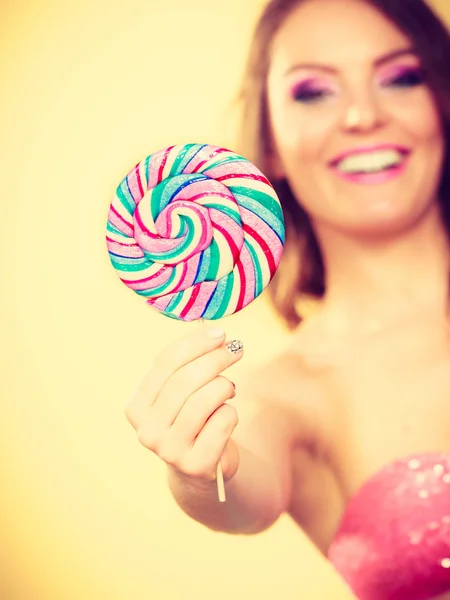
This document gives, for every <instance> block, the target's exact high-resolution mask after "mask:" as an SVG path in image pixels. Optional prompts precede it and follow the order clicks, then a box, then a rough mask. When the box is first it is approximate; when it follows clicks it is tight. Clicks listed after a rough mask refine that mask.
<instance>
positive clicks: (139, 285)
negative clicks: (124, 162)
mask: <svg viewBox="0 0 450 600" xmlns="http://www.w3.org/2000/svg"><path fill="white" fill-rule="evenodd" d="M283 244H284V220H283V214H282V210H281V206H280V203H279V200H278V198H277V196H276V194H275V191H274V190H273V188H272V186H271V185H270V183H269V181H268V180H267V179H266V178H265V177H264V175H263V174H262V173H261V172H260V171H259V170H258V169H257V168H256V167H255V166H254V165H252V164H251V163H250V162H249V161H247V160H246V159H244V158H242V157H240V156H238V155H236V154H234V153H233V152H230V151H228V150H225V149H223V148H218V147H215V146H210V145H199V144H187V145H184V146H173V147H170V148H167V149H164V150H161V151H159V152H156V153H154V154H152V155H150V156H148V157H147V158H146V159H145V160H143V161H141V162H140V163H138V164H137V165H136V166H135V167H134V168H133V169H132V170H131V171H130V172H129V173H128V175H127V176H126V177H125V178H124V179H123V181H122V182H121V183H120V185H119V187H118V188H117V192H116V196H115V198H114V200H113V202H112V203H111V206H110V210H109V215H108V223H107V245H108V251H109V254H110V259H111V263H112V265H113V266H114V268H115V269H116V270H117V272H118V273H119V276H120V279H121V280H122V281H123V283H125V285H127V286H128V287H130V288H131V289H132V290H134V291H135V292H136V293H137V294H139V295H142V296H144V297H145V298H147V302H148V303H149V304H150V305H151V306H154V307H155V308H157V309H158V310H159V311H160V312H161V313H163V314H165V315H167V316H169V317H172V318H176V319H179V320H184V321H193V320H198V319H209V320H215V319H219V318H221V317H224V316H227V315H230V314H232V313H235V312H238V311H239V310H241V309H243V308H244V307H245V306H247V305H248V304H249V303H250V302H252V300H254V299H255V298H256V297H258V296H259V295H260V294H261V292H262V291H263V290H264V288H265V287H266V286H267V285H268V283H269V282H270V280H271V279H272V277H273V275H274V273H275V271H276V269H277V267H278V264H279V262H280V259H281V255H282V252H283ZM221 342H222V345H223V340H222V341H221ZM229 350H231V354H232V355H233V353H234V351H235V350H238V354H239V350H240V347H239V344H238V343H236V344H235V345H233V343H231V346H230V345H229ZM217 351H218V350H216V352H217ZM194 358H196V357H193V358H190V359H189V361H188V363H187V364H183V361H181V363H182V364H181V365H180V364H179V363H177V364H173V365H172V368H173V369H175V370H176V372H175V374H176V373H177V372H179V371H183V369H182V367H184V370H186V367H187V366H188V365H189V364H190V361H191V360H193V359H194ZM175 362H176V361H175ZM225 362H226V361H225ZM227 366H229V365H226V364H224V366H223V368H226V367H227ZM222 370H223V369H222ZM173 376H175V375H173ZM213 376H214V373H211V377H213ZM172 379H173V377H172ZM216 380H219V381H222V380H225V381H227V380H226V379H225V378H224V377H222V378H221V379H219V377H218V376H215V377H213V379H212V380H208V381H206V382H204V383H203V386H205V385H207V384H208V385H210V384H211V383H212V382H213V381H216ZM169 383H170V378H169V379H168V380H167V381H158V383H157V384H156V385H155V386H151V387H152V388H154V389H153V395H154V398H153V404H152V408H155V407H156V406H157V405H161V404H162V402H161V401H160V399H161V397H162V396H163V395H164V394H162V393H161V386H162V387H167V386H168V385H169ZM197 384H198V385H200V384H201V382H197ZM158 385H159V387H158ZM215 385H216V386H218V384H217V383H216V384H215ZM188 388H189V385H188ZM223 388H225V385H224V384H223V383H222V391H221V393H219V394H218V396H217V393H216V396H215V397H216V398H218V399H219V401H220V403H219V405H218V406H216V407H215V408H214V406H215V404H214V403H213V407H212V408H213V409H214V410H213V412H212V413H211V414H210V418H211V417H212V416H213V415H214V414H219V413H220V412H222V414H223V413H224V412H225V410H226V409H225V408H224V407H225V406H227V407H228V408H230V409H231V407H229V406H228V405H225V404H224V403H226V400H227V399H229V398H230V397H232V396H230V395H229V394H230V389H229V388H228V393H227V394H226V393H225V392H224V389H223ZM192 392H193V393H194V392H195V390H192ZM232 394H233V395H234V391H233V392H232ZM225 396H228V397H225ZM166 397H167V396H166ZM190 399H191V398H190V397H189V398H186V399H184V400H182V401H181V406H180V405H178V406H177V407H174V408H173V411H174V414H173V415H172V416H171V419H173V421H172V422H171V423H170V424H169V422H170V419H168V416H169V415H168V414H167V415H166V421H165V426H166V432H167V428H169V427H171V428H172V429H173V428H175V425H176V423H177V420H179V419H180V418H181V417H182V414H183V412H187V406H188V401H189V400H190ZM168 402H169V401H168V400H167V401H166V407H167V405H168ZM178 402H179V403H180V400H179V401H178ZM219 409H220V410H219ZM177 411H178V412H177ZM157 412H158V411H157ZM159 412H160V411H159ZM175 413H176V414H175ZM131 418H132V420H134V421H135V422H137V419H136V417H131ZM162 420H163V421H164V419H162ZM234 425H235V424H234ZM232 429H234V426H233V427H232ZM198 435H199V432H197V436H198ZM229 435H231V432H230V434H229ZM197 436H196V437H197ZM151 437H152V440H151V442H152V443H151V444H150V446H151V449H153V450H154V451H156V453H157V454H161V453H160V452H158V448H157V446H160V443H158V440H156V439H153V438H158V434H156V433H154V434H153V436H151ZM228 437H229V436H228ZM166 438H167V436H166ZM158 439H159V438H158ZM160 441H161V440H160V439H159V442H160ZM230 442H231V440H230ZM146 445H148V444H146ZM161 457H162V456H161ZM171 458H172V462H173V460H174V459H173V457H171ZM166 462H169V461H166ZM177 462H178V463H179V462H180V460H179V457H178V459H177ZM217 467H218V473H217V484H218V488H219V496H220V499H221V500H224V490H223V479H222V474H221V470H220V460H219V462H218V463H217Z"/></svg>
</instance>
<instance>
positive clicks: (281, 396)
mask: <svg viewBox="0 0 450 600" xmlns="http://www.w3.org/2000/svg"><path fill="white" fill-rule="evenodd" d="M233 404H235V406H236V408H237V410H238V414H239V425H238V427H237V430H236V436H237V437H238V438H239V440H240V441H241V442H242V443H244V444H245V441H246V439H248V438H249V436H252V437H255V436H258V437H259V438H262V439H263V438H264V439H266V440H268V439H269V438H270V442H269V445H275V444H277V446H278V447H279V448H281V446H283V447H284V448H289V449H290V451H293V450H294V448H297V447H299V446H303V447H304V448H307V449H309V450H311V451H315V449H316V447H317V446H318V445H319V443H320V438H321V437H322V431H321V430H322V428H323V427H324V418H325V417H326V414H327V412H326V410H325V408H324V400H323V398H322V394H321V393H320V386H319V387H318V386H317V385H316V382H315V377H314V376H311V373H310V371H309V370H308V368H306V367H305V366H304V364H303V363H302V360H301V356H299V355H298V354H297V353H296V352H295V350H294V349H293V348H291V347H290V346H288V347H287V348H285V349H283V351H281V352H280V353H278V354H277V355H276V356H274V357H272V358H271V359H270V360H269V361H267V362H266V363H264V364H262V365H259V366H257V367H256V368H253V369H252V370H251V371H250V372H247V373H246V374H245V375H243V376H241V377H240V378H239V379H238V381H237V396H236V399H235V400H234V402H233Z"/></svg>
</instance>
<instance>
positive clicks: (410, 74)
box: [383, 68, 425, 88]
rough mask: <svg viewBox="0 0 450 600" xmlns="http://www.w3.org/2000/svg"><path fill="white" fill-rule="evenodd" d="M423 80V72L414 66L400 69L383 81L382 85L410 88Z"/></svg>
mask: <svg viewBox="0 0 450 600" xmlns="http://www.w3.org/2000/svg"><path fill="white" fill-rule="evenodd" d="M424 82H425V73H424V71H423V69H420V68H414V69H405V70H402V71H400V72H399V73H398V74H397V75H395V76H394V77H391V78H389V79H388V80H387V81H385V82H384V83H383V85H385V86H390V87H397V88H410V87H416V86H418V85H422V84H423V83H424Z"/></svg>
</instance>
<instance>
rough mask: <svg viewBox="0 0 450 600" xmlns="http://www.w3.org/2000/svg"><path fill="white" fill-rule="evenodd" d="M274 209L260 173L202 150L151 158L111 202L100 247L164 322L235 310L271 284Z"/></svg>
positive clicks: (278, 221)
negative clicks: (103, 240) (104, 247)
mask: <svg viewBox="0 0 450 600" xmlns="http://www.w3.org/2000/svg"><path fill="white" fill-rule="evenodd" d="M284 235H285V230H284V220H283V213H282V210H281V206H280V202H279V200H278V198H277V196H276V194H275V191H274V190H273V188H272V186H271V185H270V183H269V181H268V180H267V179H266V178H265V177H264V175H263V174H262V173H261V172H260V171H259V170H258V169H257V168H256V167H255V166H254V165H253V164H251V163H250V162H249V161H247V160H246V159H244V158H243V157H241V156H238V155H237V154H235V153H233V152H231V151H229V150H226V149H224V148H219V147H216V146H211V145H200V144H186V145H180V146H172V147H170V148H166V149H164V150H161V151H159V152H155V153H154V154H151V155H150V156H148V157H147V158H146V159H144V160H143V161H141V162H140V163H138V164H137V165H136V166H135V167H134V168H133V169H132V170H131V171H130V172H129V173H128V175H127V176H126V177H125V178H124V179H123V180H122V182H121V183H120V185H119V186H118V188H117V190H116V195H115V197H114V199H113V201H112V203H111V205H110V208H109V213H108V222H107V234H106V240H107V248H108V252H109V256H110V260H111V263H112V265H113V267H114V268H115V269H116V271H117V272H118V274H119V277H120V279H121V280H122V282H123V283H124V284H125V285H127V286H128V287H129V288H130V289H132V290H134V291H135V292H136V293H137V294H140V295H141V296H143V297H145V298H146V299H147V302H148V304H150V305H152V306H154V307H155V308H157V309H158V310H159V311H161V312H162V313H164V314H165V315H167V316H170V317H173V318H176V319H181V320H184V321H193V320H195V319H200V318H204V319H218V318H221V317H224V316H227V315H230V314H232V313H235V312H238V311H239V310H241V309H242V308H244V307H245V306H247V305H248V304H249V303H250V302H251V301H252V300H254V299H255V298H256V297H257V296H259V294H261V292H262V291H263V289H264V288H265V287H266V286H267V284H268V283H269V282H270V280H271V279H272V277H273V275H274V273H275V271H276V269H277V267H278V264H279V262H280V259H281V256H282V253H283V246H284Z"/></svg>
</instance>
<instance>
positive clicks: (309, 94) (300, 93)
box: [291, 81, 333, 104]
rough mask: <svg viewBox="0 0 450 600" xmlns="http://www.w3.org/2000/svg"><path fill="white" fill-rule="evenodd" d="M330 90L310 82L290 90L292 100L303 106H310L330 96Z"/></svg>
mask: <svg viewBox="0 0 450 600" xmlns="http://www.w3.org/2000/svg"><path fill="white" fill-rule="evenodd" d="M332 93H333V92H332V90H330V89H328V88H325V87H321V86H320V85H318V84H315V83H312V82H311V81H305V82H302V83H300V84H298V85H296V86H294V88H293V89H292V92H291V95H292V99H293V100H295V101H296V102H302V103H304V104H312V103H314V102H317V101H319V100H322V99H324V98H326V97H327V96H330V95H331V94H332Z"/></svg>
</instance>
